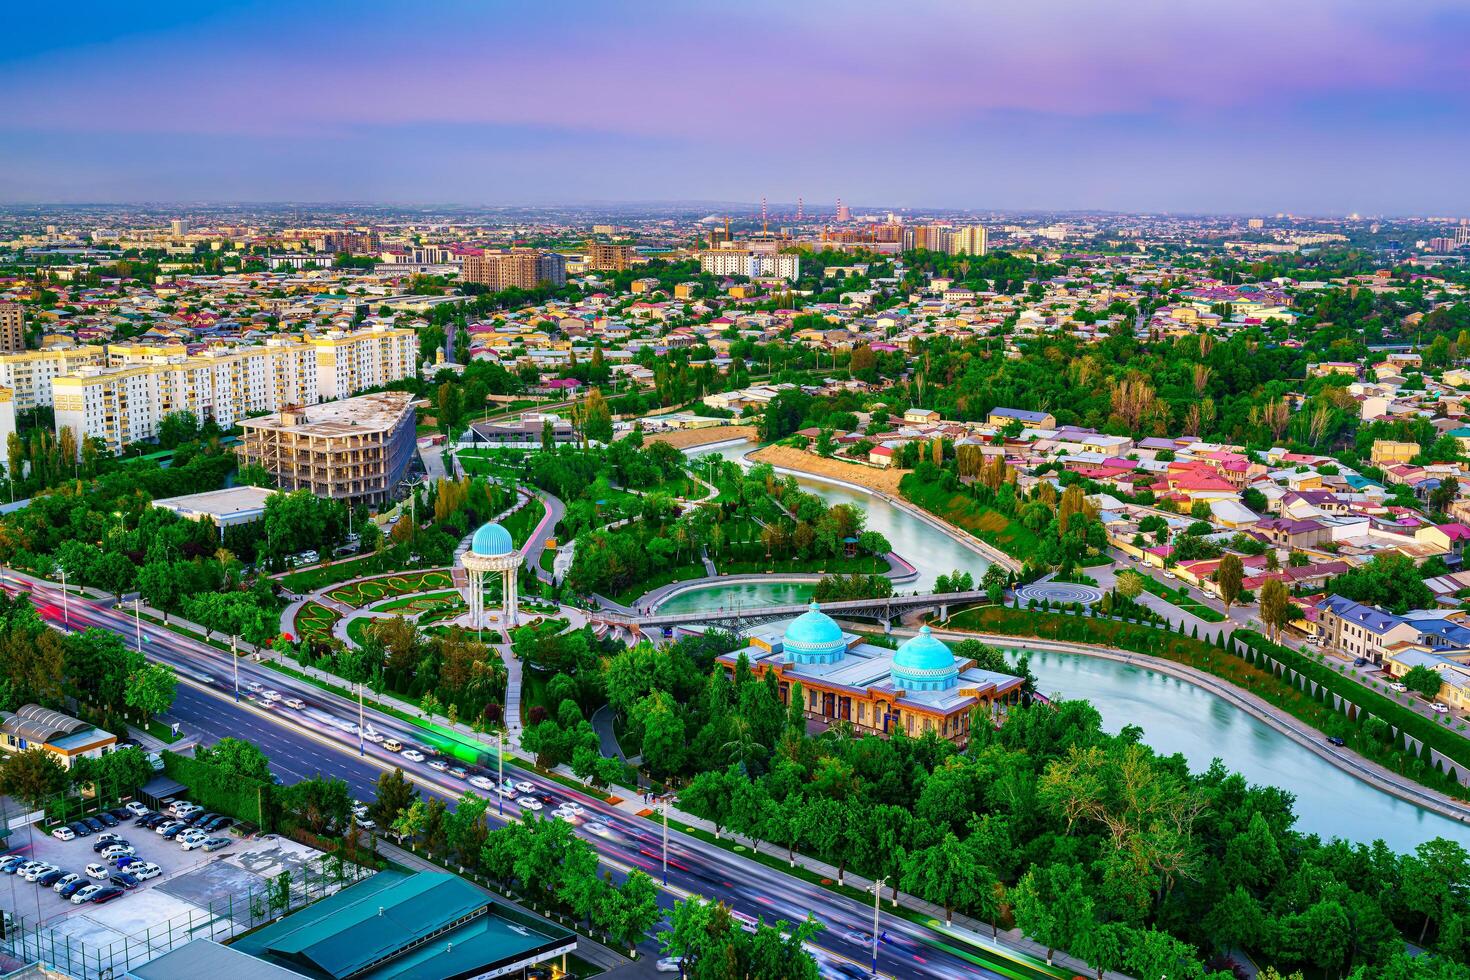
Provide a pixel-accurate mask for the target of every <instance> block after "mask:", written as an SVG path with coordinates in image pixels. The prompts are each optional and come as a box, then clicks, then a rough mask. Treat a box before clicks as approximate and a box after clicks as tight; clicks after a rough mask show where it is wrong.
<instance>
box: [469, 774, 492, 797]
mask: <svg viewBox="0 0 1470 980" xmlns="http://www.w3.org/2000/svg"><path fill="white" fill-rule="evenodd" d="M470 785H471V786H473V787H474V788H475V789H482V790H484V791H485V792H487V793H488V792H490V791H491V790H493V789H494V788H495V781H494V780H492V779H486V778H485V777H484V776H471V777H470Z"/></svg>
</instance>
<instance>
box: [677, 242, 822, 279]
mask: <svg viewBox="0 0 1470 980" xmlns="http://www.w3.org/2000/svg"><path fill="white" fill-rule="evenodd" d="M699 268H700V269H701V270H702V271H704V272H708V273H710V274H711V275H716V276H748V277H750V278H751V279H758V278H760V277H762V276H777V277H779V278H781V279H785V280H788V281H790V282H795V281H796V280H797V279H798V278H800V276H801V256H799V255H796V254H792V253H782V252H754V251H750V250H747V249H738V248H715V249H710V250H708V251H704V252H700V253H699Z"/></svg>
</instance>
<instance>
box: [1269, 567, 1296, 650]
mask: <svg viewBox="0 0 1470 980" xmlns="http://www.w3.org/2000/svg"><path fill="white" fill-rule="evenodd" d="M1260 603H1261V622H1263V623H1265V624H1266V628H1267V629H1268V630H1270V632H1271V639H1272V640H1273V641H1275V640H1279V639H1280V637H1281V630H1282V629H1283V628H1284V627H1285V626H1286V624H1288V623H1290V622H1291V621H1292V620H1294V619H1295V618H1296V617H1297V608H1296V606H1294V605H1292V602H1291V593H1290V592H1288V591H1287V588H1286V583H1284V582H1282V581H1281V580H1280V579H1274V578H1272V579H1267V580H1266V581H1265V583H1264V584H1263V585H1262V586H1261V599H1260Z"/></svg>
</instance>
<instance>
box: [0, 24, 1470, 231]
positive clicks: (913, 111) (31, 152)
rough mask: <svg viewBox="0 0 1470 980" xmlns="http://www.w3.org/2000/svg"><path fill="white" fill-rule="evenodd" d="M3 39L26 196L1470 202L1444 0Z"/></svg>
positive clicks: (1036, 204) (1466, 112)
mask: <svg viewBox="0 0 1470 980" xmlns="http://www.w3.org/2000/svg"><path fill="white" fill-rule="evenodd" d="M10 20H11V23H12V25H13V32H12V42H11V44H9V45H8V46H7V47H6V48H5V49H4V51H3V52H0V84H3V85H4V88H5V91H6V92H7V95H8V100H7V103H8V104H7V116H8V117H9V118H8V125H7V127H6V137H7V146H6V152H5V154H4V156H3V158H0V201H6V202H9V203H11V204H15V205H24V204H53V205H62V204H73V203H75V204H88V203H90V204H97V203H100V202H118V203H129V204H142V203H152V204H168V203H181V204H182V203H194V204H196V205H200V204H205V203H216V204H223V203H233V202H240V203H255V204H266V203H301V204H308V203H310V204H332V203H347V202H362V203H363V204H364V205H369V204H371V203H372V202H379V203H385V202H391V204H392V206H401V207H417V206H438V207H453V206H456V205H454V204H450V203H446V202H453V201H458V202H463V203H462V204H460V205H457V206H463V207H496V206H508V207H514V206H556V205H558V204H560V205H562V206H567V205H568V202H579V203H581V202H584V203H586V204H589V205H591V204H595V203H605V204H615V203H618V204H622V203H649V202H653V201H669V202H678V201H689V202H691V203H693V202H698V201H708V202H711V203H714V202H723V203H727V204H728V203H734V202H757V201H759V199H760V197H761V195H763V194H764V195H766V196H767V197H768V198H769V199H770V200H771V201H772V202H775V201H777V200H781V201H787V202H794V201H795V199H796V198H797V197H798V196H801V197H802V198H804V201H805V204H806V205H807V207H808V208H809V209H813V210H816V209H819V208H830V207H831V206H832V204H833V202H834V201H835V200H836V199H837V198H839V197H840V198H842V199H843V200H844V201H846V202H849V203H850V204H852V205H854V206H857V207H878V208H895V209H898V208H906V207H907V208H914V209H918V210H924V209H966V208H968V209H973V210H998V211H1013V212H1014V211H1059V212H1060V211H1085V210H1091V211H1113V212H1124V213H1140V212H1143V213H1164V212H1168V213H1172V214H1186V215H1216V214H1217V215H1233V214H1257V213H1264V214H1274V213H1277V212H1290V213H1295V214H1302V215H1310V216H1322V217H1328V216H1339V215H1345V214H1349V213H1354V212H1357V213H1361V214H1384V215H1392V216H1414V215H1442V214H1454V213H1464V212H1470V188H1467V186H1466V182H1465V181H1464V180H1463V169H1464V167H1463V163H1462V162H1461V161H1463V160H1464V159H1465V158H1466V156H1467V152H1466V151H1467V150H1470V127H1467V126H1466V125H1465V123H1466V122H1467V121H1470V99H1467V95H1470V46H1467V45H1466V43H1465V42H1466V40H1467V38H1470V8H1466V7H1465V6H1464V5H1462V4H1458V3H1455V2H1452V0H1425V2H1422V3H1419V4H1415V5H1412V6H1411V7H1407V8H1405V7H1393V6H1382V5H1378V4H1373V3H1369V2H1366V0H1335V2H1334V0H1302V2H1300V3H1297V4H1294V5H1292V6H1291V7H1290V8H1283V7H1282V6H1280V5H1277V4H1268V3H1265V2H1264V0H1238V2H1232V3H1223V2H1217V0H1205V2H1200V3H1196V4H1191V5H1187V6H1182V7H1181V6H1180V5H1177V4H1174V3H1169V2H1165V0H1139V2H1134V3H1129V4H1126V5H1124V4H1109V5H1104V4H1098V3H1085V2H1080V0H1040V2H1037V3H1033V4H1028V5H1027V6H1026V7H1025V8H1024V9H1019V8H1017V9H1009V8H1007V9H992V8H991V7H989V6H987V7H980V6H969V5H963V4H957V3H951V2H943V0H919V2H916V3H913V4H908V5H905V6H904V7H903V8H902V9H899V8H896V7H893V6H891V5H875V4H864V3H846V4H844V3H837V2H834V0H809V2H807V3H803V4H799V5H790V4H779V3H776V2H774V0H752V2H750V3H747V4H743V5H740V6H739V7H737V8H719V9H711V8H702V7H691V6H689V5H685V4H681V3H678V2H673V0H648V2H643V3H638V4H632V5H606V4H594V3H590V2H585V0H572V2H569V3H566V4H562V5H560V6H559V7H558V8H556V11H555V14H554V15H553V14H552V13H549V12H547V11H546V10H544V9H540V8H528V7H522V6H519V5H514V4H507V3H501V2H485V3H468V2H458V0H456V2H443V3H435V4H431V5H414V6H410V5H402V4H386V3H378V4H374V3H357V4H352V5H347V4H345V3H340V2H337V0H324V2H321V3H316V4H311V5H296V4H286V3H283V2H278V0H255V2H246V3H241V4H237V5H232V6H230V7H229V8H227V9H204V8H199V7H196V6H193V5H186V4H180V3H176V2H172V0H163V2H160V3H157V4H152V5H147V6H145V7H141V8H122V7H116V6H109V5H103V4H95V3H86V4H82V5H80V7H78V6H76V5H72V6H67V7H37V6H29V7H26V8H23V9H20V10H17V11H15V12H14V13H13V14H12V16H11V18H10ZM865 202H880V203H876V204H868V203H865ZM943 202H949V203H943Z"/></svg>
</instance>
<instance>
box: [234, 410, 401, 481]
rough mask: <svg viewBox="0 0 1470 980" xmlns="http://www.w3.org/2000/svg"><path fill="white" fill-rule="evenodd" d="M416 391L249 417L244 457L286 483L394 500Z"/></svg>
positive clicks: (245, 423) (245, 425) (242, 450)
mask: <svg viewBox="0 0 1470 980" xmlns="http://www.w3.org/2000/svg"><path fill="white" fill-rule="evenodd" d="M413 397H414V396H413V395H412V394H409V393H408V392H403V391H380V392H378V393H376V394H372V395H360V396H358V397H357V398H347V399H344V400H343V401H338V402H328V403H327V404H325V405H315V406H312V407H310V408H303V407H301V406H290V407H287V408H283V409H282V410H281V411H280V412H278V413H276V414H275V415H267V416H264V417H262V418H255V419H245V420H243V421H242V422H241V423H240V427H241V428H242V429H243V430H244V438H243V441H242V442H241V445H240V449H239V456H240V462H241V464H248V463H256V464H259V465H260V466H263V467H265V469H266V470H267V471H268V472H269V473H270V474H271V476H272V477H273V478H274V479H275V481H276V483H277V485H278V486H280V488H281V489H282V490H310V491H311V492H312V493H314V494H316V495H317V496H318V497H330V498H332V499H335V500H350V501H361V502H364V503H380V502H382V501H384V500H388V499H389V498H391V497H392V496H394V493H395V490H396V489H397V487H398V485H399V483H400V482H401V481H402V480H403V478H404V475H405V474H406V473H407V471H408V465H409V462H410V461H411V460H412V459H413V454H414V409H413Z"/></svg>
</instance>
